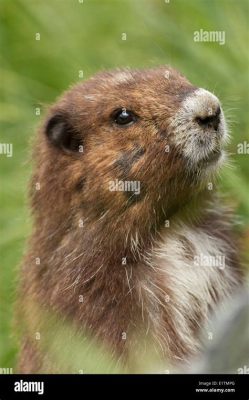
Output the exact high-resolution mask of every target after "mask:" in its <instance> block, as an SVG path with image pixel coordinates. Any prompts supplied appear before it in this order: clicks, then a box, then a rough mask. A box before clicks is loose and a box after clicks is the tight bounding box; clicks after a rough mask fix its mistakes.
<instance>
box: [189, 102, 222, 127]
mask: <svg viewBox="0 0 249 400" xmlns="http://www.w3.org/2000/svg"><path fill="white" fill-rule="evenodd" d="M208 111H209V110H208ZM220 113H221V109H220V106H218V107H217V109H216V111H215V112H214V113H212V111H211V114H210V112H208V113H207V115H206V116H198V117H196V118H195V120H196V121H197V122H198V124H199V125H200V126H201V127H207V128H213V129H215V130H216V131H217V129H218V126H219V122H220Z"/></svg>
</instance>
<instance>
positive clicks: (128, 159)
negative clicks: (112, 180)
mask: <svg viewBox="0 0 249 400" xmlns="http://www.w3.org/2000/svg"><path fill="white" fill-rule="evenodd" d="M144 153H145V150H144V149H143V148H142V147H140V146H138V145H137V146H135V147H134V149H133V150H132V151H127V152H124V153H122V155H121V157H120V158H119V160H117V161H116V162H115V164H114V166H115V167H119V168H121V169H122V172H123V173H124V174H125V175H128V174H129V172H130V170H131V168H132V166H133V164H134V163H135V162H137V161H138V160H139V158H141V157H142V155H143V154H144Z"/></svg>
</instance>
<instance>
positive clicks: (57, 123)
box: [45, 114, 83, 152]
mask: <svg viewBox="0 0 249 400" xmlns="http://www.w3.org/2000/svg"><path fill="white" fill-rule="evenodd" d="M45 133H46V136H47V138H48V140H49V142H50V143H51V144H52V145H54V146H55V147H57V148H59V149H61V150H64V151H67V152H68V151H69V152H77V151H79V149H80V146H82V145H83V143H82V140H81V138H80V137H79V133H77V132H76V131H75V129H74V128H73V127H72V126H71V124H70V122H69V121H68V119H67V117H66V116H65V115H63V114H55V115H53V116H52V117H51V118H50V119H49V120H48V121H47V123H46V126H45Z"/></svg>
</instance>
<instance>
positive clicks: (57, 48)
mask: <svg viewBox="0 0 249 400" xmlns="http://www.w3.org/2000/svg"><path fill="white" fill-rule="evenodd" d="M248 4H249V2H248V1H247V0H237V1H235V0H170V1H169V2H168V1H167V0H166V1H165V0H83V1H82V0H12V1H10V0H0V15H1V28H0V29H1V31H0V41H1V42H0V43H1V52H0V53H1V54H0V83H1V99H0V102H1V103H0V122H1V130H0V133H1V137H0V142H1V143H12V144H13V157H11V158H7V157H6V156H5V155H3V154H2V155H0V163H1V196H0V208H1V217H0V218H1V219H0V221H1V236H0V246H1V269H0V271H1V280H0V285H1V286H0V311H1V319H0V367H12V368H14V366H15V357H16V352H17V344H16V343H17V342H16V339H15V337H14V334H13V326H12V325H13V322H12V320H13V302H14V299H15V287H16V284H17V273H18V265H19V263H20V260H21V257H22V254H23V252H24V249H25V241H26V239H27V236H28V234H29V232H30V229H31V220H30V216H29V212H28V206H27V194H26V193H27V182H28V179H29V176H30V173H31V169H32V165H31V162H30V147H31V146H30V142H31V138H32V137H34V135H35V129H36V126H37V124H38V123H39V121H40V118H42V115H43V113H44V109H45V107H46V105H48V104H50V103H52V102H53V101H54V100H55V99H56V97H57V96H58V95H60V93H61V92H62V91H63V90H65V89H67V87H68V86H69V85H71V84H72V83H75V82H77V81H79V80H82V79H87V78H88V77H89V76H91V75H92V74H93V73H95V72H96V71H99V70H101V69H108V68H114V67H126V66H129V67H153V66H156V65H160V64H171V65H172V66H174V67H176V68H178V69H179V70H180V71H181V72H182V73H183V74H184V75H186V76H187V77H188V78H189V80H190V81H192V83H194V84H195V85H196V86H200V87H205V88H207V89H209V90H210V91H213V92H214V93H215V94H216V95H217V96H218V97H219V98H220V99H221V101H222V104H223V107H224V110H225V114H226V116H227V119H228V121H229V125H230V127H231V132H232V141H231V143H230V145H229V151H230V153H231V158H232V160H233V164H234V167H233V168H226V169H225V170H224V172H223V174H222V178H221V182H220V185H221V190H222V191H223V192H224V193H226V197H227V202H228V203H230V204H232V205H233V206H234V207H235V208H236V210H237V214H238V216H239V218H240V221H241V227H240V229H241V232H242V233H243V236H242V240H241V244H242V252H244V253H245V254H246V252H247V248H248V247H249V231H248V222H249V201H248V199H249V185H248V173H249V168H248V157H249V154H238V153H237V144H238V143H243V142H244V141H246V142H247V143H248V142H249V136H248V125H249V119H248V114H247V113H248V105H249V97H248V88H249V82H248V75H249V74H248V72H249V71H248V43H249V32H248V18H249V13H248ZM200 29H204V30H207V31H225V34H226V42H225V44H224V45H220V44H219V43H208V42H194V40H193V35H194V31H199V30H200ZM37 33H39V34H40V40H36V35H37ZM124 33H125V34H126V40H122V37H124V35H123V34H124ZM80 71H83V78H82V77H79V75H80V74H81V72H80ZM103 95H104V94H103ZM36 108H40V109H41V115H40V116H39V115H36Z"/></svg>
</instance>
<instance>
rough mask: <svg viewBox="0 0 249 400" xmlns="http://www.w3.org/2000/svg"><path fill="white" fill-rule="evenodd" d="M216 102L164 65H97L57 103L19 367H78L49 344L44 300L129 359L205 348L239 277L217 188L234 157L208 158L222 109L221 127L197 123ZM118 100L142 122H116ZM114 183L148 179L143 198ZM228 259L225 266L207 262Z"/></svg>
mask: <svg viewBox="0 0 249 400" xmlns="http://www.w3.org/2000/svg"><path fill="white" fill-rule="evenodd" d="M218 105H219V102H218V99H217V98H216V97H215V96H213V95H211V94H210V93H209V92H207V91H203V90H197V88H195V87H194V86H192V85H191V84H190V83H189V82H188V81H187V80H186V78H184V77H183V76H182V75H181V74H179V73H178V72H177V71H175V70H173V69H171V68H169V67H161V68H156V69H152V70H117V71H113V72H104V73H100V74H97V75H96V76H95V77H93V78H91V79H89V80H88V81H86V82H84V83H82V84H78V85H76V86H75V87H73V88H71V89H70V90H69V91H68V92H66V93H65V94H64V95H63V96H62V97H61V98H60V99H59V100H58V102H57V103H56V104H55V105H54V106H52V107H51V109H50V111H49V113H48V116H47V117H46V119H45V121H44V123H43V125H42V126H41V128H40V130H39V133H38V138H37V141H36V146H35V149H34V159H35V164H36V166H35V171H34V175H33V179H32V182H31V189H30V191H31V199H32V212H33V217H34V227H33V233H32V237H31V239H30V243H29V249H28V251H27V254H26V256H25V258H24V261H23V266H22V270H21V288H20V297H21V304H20V305H19V321H21V326H22V327H23V337H22V351H21V354H20V359H19V371H21V372H24V373H30V372H33V373H35V372H68V369H67V368H66V367H61V366H58V365H56V363H54V362H53V360H51V359H50V354H49V351H46V348H44V343H42V342H43V331H42V330H43V321H42V320H41V319H40V317H39V315H40V314H39V313H36V312H35V311H34V310H35V309H37V307H38V309H39V310H44V311H46V312H49V313H55V314H56V315H57V316H58V317H59V318H60V319H61V320H62V321H67V322H70V323H72V324H73V326H74V328H75V329H76V331H77V332H83V333H85V332H88V333H89V334H90V335H91V337H94V338H95V339H97V340H98V341H99V342H100V343H101V344H103V345H104V346H106V348H107V349H108V350H109V352H110V354H111V356H112V357H113V359H116V360H119V362H121V364H122V365H124V366H127V365H128V364H129V360H130V358H131V356H133V358H136V357H140V354H136V348H137V343H139V342H141V340H142V339H141V338H146V337H150V338H151V340H150V343H151V345H152V346H153V347H154V348H155V349H156V352H157V353H158V354H159V356H160V357H161V358H162V359H163V360H164V361H165V363H168V362H170V363H172V364H175V363H176V362H177V361H179V360H182V361H186V360H188V359H189V358H190V357H191V356H192V355H193V354H196V353H197V352H198V351H200V342H199V330H200V327H201V326H202V325H204V324H205V323H206V321H207V320H208V319H209V316H210V313H211V312H212V311H213V310H214V309H215V307H216V304H217V303H219V302H220V301H222V300H223V299H224V298H226V297H228V296H231V295H232V294H233V291H234V290H235V288H236V287H237V286H238V285H239V284H240V281H241V274H240V270H239V265H238V259H237V254H236V244H235V240H234V238H233V235H232V233H231V226H230V225H231V223H230V216H229V215H228V213H227V212H226V211H224V210H223V209H222V208H221V207H220V205H219V199H218V198H217V197H216V195H215V191H214V189H213V190H209V189H210V187H209V186H208V185H209V184H210V182H212V183H214V177H215V175H216V172H217V169H218V168H219V167H220V165H221V160H222V158H224V155H223V156H222V157H221V158H220V159H219V160H216V161H215V162H211V161H210V162H209V159H208V157H209V154H212V152H213V151H216V152H217V151H221V150H222V149H221V148H222V145H223V142H224V141H225V136H226V135H227V133H226V127H225V121H224V115H223V113H222V112H221V116H220V119H219V128H218V129H213V128H212V127H210V126H204V125H203V126H200V125H199V124H198V123H197V122H196V119H195V117H196V115H197V116H199V117H201V118H205V115H204V116H203V112H204V114H205V112H206V108H207V107H208V108H211V114H212V112H214V110H215V109H216V108H217V106H218ZM119 109H125V110H128V111H129V110H130V111H132V112H133V113H134V115H135V116H136V121H135V122H134V123H133V124H131V125H128V126H125V125H124V126H121V125H118V124H117V123H116V122H115V120H114V118H113V115H115V113H116V110H119ZM203 110H204V111H203ZM200 114H201V115H200ZM115 179H118V180H120V181H139V182H140V184H141V185H140V194H139V195H137V194H135V193H132V192H130V191H129V192H122V191H110V190H109V184H110V181H114V180H115ZM37 184H39V185H37ZM37 188H39V190H37ZM218 255H223V256H224V259H225V264H224V265H222V266H221V268H219V266H218V267H217V266H210V265H208V266H207V265H202V264H201V263H199V264H198V260H199V259H200V260H202V259H203V256H204V257H207V259H209V260H210V259H212V258H215V257H217V256H218ZM37 260H38V261H37ZM196 260H197V261H196ZM80 296H83V301H82V302H80V301H79V297H80ZM34 305H35V307H36V308H34ZM37 332H40V333H41V338H40V340H39V341H38V340H36V333H37ZM124 333H125V339H124ZM54 335H55V336H54V341H56V332H54ZM67 345H68V344H67V343H65V347H66V346H67ZM165 365H166V364H165Z"/></svg>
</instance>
